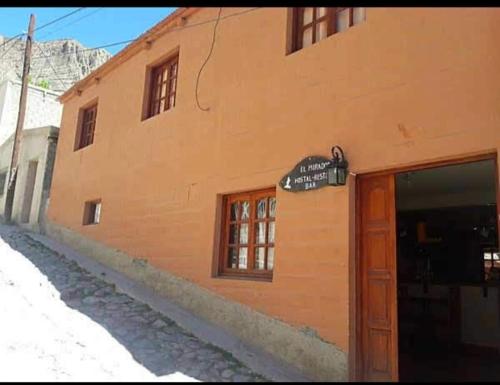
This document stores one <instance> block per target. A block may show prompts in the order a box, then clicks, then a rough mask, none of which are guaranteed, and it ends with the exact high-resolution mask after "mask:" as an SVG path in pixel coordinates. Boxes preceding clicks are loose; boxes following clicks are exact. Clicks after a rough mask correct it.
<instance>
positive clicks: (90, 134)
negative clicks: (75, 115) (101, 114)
mask: <svg viewBox="0 0 500 385" xmlns="http://www.w3.org/2000/svg"><path fill="white" fill-rule="evenodd" d="M80 114H81V115H80V119H79V121H80V123H79V126H80V127H78V129H77V134H76V136H77V137H76V146H75V151H76V150H79V149H80V148H83V147H87V146H89V145H91V144H92V143H93V142H94V132H95V122H96V118H97V103H95V104H92V106H90V107H87V108H84V109H82V110H81V112H80Z"/></svg>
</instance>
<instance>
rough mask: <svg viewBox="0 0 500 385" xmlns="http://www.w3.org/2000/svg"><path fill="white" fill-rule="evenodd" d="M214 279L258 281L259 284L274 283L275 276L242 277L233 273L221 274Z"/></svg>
mask: <svg viewBox="0 0 500 385" xmlns="http://www.w3.org/2000/svg"><path fill="white" fill-rule="evenodd" d="M212 278H215V279H229V280H233V279H234V280H238V281H257V282H269V283H271V282H272V281H273V276H272V275H271V276H258V275H241V274H231V273H219V274H217V275H215V276H213V277H212Z"/></svg>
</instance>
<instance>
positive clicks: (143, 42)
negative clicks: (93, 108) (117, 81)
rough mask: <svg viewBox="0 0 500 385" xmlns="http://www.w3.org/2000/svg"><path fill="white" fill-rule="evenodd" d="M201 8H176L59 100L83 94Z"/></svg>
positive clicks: (66, 99)
mask: <svg viewBox="0 0 500 385" xmlns="http://www.w3.org/2000/svg"><path fill="white" fill-rule="evenodd" d="M199 9H200V8H194V7H182V8H179V9H177V10H175V11H174V12H172V13H171V14H170V15H168V16H167V17H166V18H165V19H163V20H162V21H160V22H159V23H158V24H156V25H155V26H153V27H152V28H151V29H149V30H148V31H146V32H144V33H143V34H142V35H140V36H139V37H138V38H137V39H135V40H134V41H133V42H132V43H130V44H129V45H127V46H126V47H125V48H123V49H122V50H121V51H120V52H118V53H117V54H116V55H114V56H112V57H111V59H109V60H108V61H107V62H105V63H104V64H102V65H101V66H100V67H98V68H97V69H95V70H94V71H92V72H91V73H90V74H88V75H87V76H86V77H84V78H83V79H81V80H79V81H78V82H76V83H75V84H73V86H72V87H71V88H69V89H68V90H67V91H66V92H64V93H63V94H62V95H61V96H59V98H58V100H59V101H60V102H61V103H65V102H66V101H68V100H69V99H71V98H72V97H74V96H77V95H81V93H82V92H83V91H84V90H85V89H86V88H88V87H89V86H90V85H92V84H94V83H96V82H97V83H98V82H99V81H100V80H101V78H102V77H103V76H105V75H106V74H107V73H109V72H110V71H112V70H113V69H114V68H115V67H117V66H118V65H120V64H121V63H123V62H124V61H126V60H128V59H130V58H131V57H132V56H134V55H136V54H137V53H139V52H140V51H142V50H143V49H145V48H148V47H149V46H150V45H151V43H152V42H153V41H154V40H156V39H158V38H159V37H161V36H162V35H163V34H165V33H167V32H168V31H169V29H170V28H171V27H180V26H182V25H183V24H184V23H185V21H186V18H187V17H189V16H191V15H192V14H193V13H195V12H197V11H198V10H199Z"/></svg>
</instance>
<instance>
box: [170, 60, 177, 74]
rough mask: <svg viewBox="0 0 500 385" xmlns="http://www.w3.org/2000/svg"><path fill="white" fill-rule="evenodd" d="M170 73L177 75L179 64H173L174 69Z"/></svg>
mask: <svg viewBox="0 0 500 385" xmlns="http://www.w3.org/2000/svg"><path fill="white" fill-rule="evenodd" d="M170 71H171V75H172V76H175V75H177V63H174V64H172V68H171V70H170Z"/></svg>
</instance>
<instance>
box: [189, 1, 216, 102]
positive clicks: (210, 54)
mask: <svg viewBox="0 0 500 385" xmlns="http://www.w3.org/2000/svg"><path fill="white" fill-rule="evenodd" d="M221 13H222V7H220V8H219V14H218V15H217V20H216V21H215V25H214V33H213V35H212V44H211V46H210V51H209V52H208V55H207V58H206V59H205V61H204V62H203V64H202V65H201V67H200V70H199V71H198V76H197V77H196V88H195V93H194V94H195V98H196V105H197V106H198V108H199V109H200V110H201V111H205V112H206V111H209V110H210V107H207V108H203V107H201V106H200V101H199V100H198V84H199V82H200V75H201V71H203V68H204V67H205V65H206V64H207V63H208V60H210V57H211V56H212V51H213V49H214V45H215V33H216V32H217V25H218V24H219V21H220V14H221Z"/></svg>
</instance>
